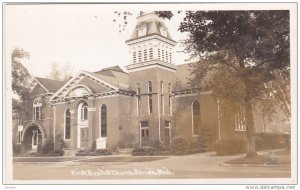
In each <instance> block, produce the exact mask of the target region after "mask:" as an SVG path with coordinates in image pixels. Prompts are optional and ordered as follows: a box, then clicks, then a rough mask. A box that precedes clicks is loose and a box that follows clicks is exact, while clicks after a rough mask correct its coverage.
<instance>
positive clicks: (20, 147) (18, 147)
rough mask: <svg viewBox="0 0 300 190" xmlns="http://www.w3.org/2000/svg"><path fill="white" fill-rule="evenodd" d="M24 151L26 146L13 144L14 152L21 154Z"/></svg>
mask: <svg viewBox="0 0 300 190" xmlns="http://www.w3.org/2000/svg"><path fill="white" fill-rule="evenodd" d="M23 153H24V146H23V145H22V144H15V143H14V144H13V154H14V155H20V154H23Z"/></svg>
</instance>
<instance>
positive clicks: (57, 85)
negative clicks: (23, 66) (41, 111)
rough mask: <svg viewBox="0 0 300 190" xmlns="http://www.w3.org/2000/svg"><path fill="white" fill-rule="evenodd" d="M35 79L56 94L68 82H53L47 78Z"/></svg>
mask: <svg viewBox="0 0 300 190" xmlns="http://www.w3.org/2000/svg"><path fill="white" fill-rule="evenodd" d="M35 79H36V80H37V81H38V82H40V83H41V85H43V86H44V87H45V88H46V89H47V90H48V91H49V92H56V91H57V90H58V89H59V88H60V87H62V86H63V85H64V84H65V83H66V81H59V80H52V79H47V78H41V77H35Z"/></svg>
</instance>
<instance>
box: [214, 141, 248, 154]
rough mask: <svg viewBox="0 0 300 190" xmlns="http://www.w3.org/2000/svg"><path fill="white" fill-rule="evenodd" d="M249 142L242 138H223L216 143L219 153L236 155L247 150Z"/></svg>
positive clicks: (215, 147) (216, 149)
mask: <svg viewBox="0 0 300 190" xmlns="http://www.w3.org/2000/svg"><path fill="white" fill-rule="evenodd" d="M246 145H247V142H246V141H245V140H242V139H223V140H219V141H217V142H216V143H215V144H214V150H215V151H216V153H217V155H219V156H223V155H234V154H241V153H245V152H246V150H247V149H246V147H247V146H246Z"/></svg>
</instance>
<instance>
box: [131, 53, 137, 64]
mask: <svg viewBox="0 0 300 190" xmlns="http://www.w3.org/2000/svg"><path fill="white" fill-rule="evenodd" d="M132 59H133V63H136V52H133V54H132Z"/></svg>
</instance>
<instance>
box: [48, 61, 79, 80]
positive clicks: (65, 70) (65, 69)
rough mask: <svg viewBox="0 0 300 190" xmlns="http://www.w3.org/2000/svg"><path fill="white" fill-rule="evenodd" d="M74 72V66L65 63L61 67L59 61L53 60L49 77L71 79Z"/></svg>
mask: <svg viewBox="0 0 300 190" xmlns="http://www.w3.org/2000/svg"><path fill="white" fill-rule="evenodd" d="M73 73H74V66H71V65H70V64H65V65H62V66H61V67H59V64H58V63H55V62H53V63H52V65H51V71H50V74H49V75H48V77H49V78H50V79H52V80H59V81H64V80H67V79H69V78H70V77H71V76H72V75H73Z"/></svg>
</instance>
